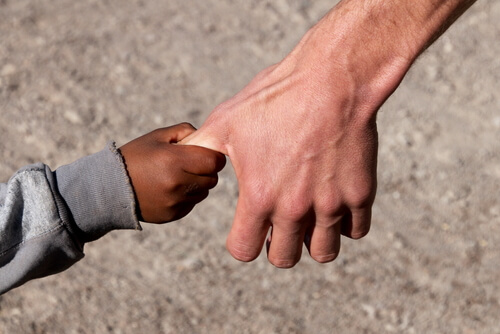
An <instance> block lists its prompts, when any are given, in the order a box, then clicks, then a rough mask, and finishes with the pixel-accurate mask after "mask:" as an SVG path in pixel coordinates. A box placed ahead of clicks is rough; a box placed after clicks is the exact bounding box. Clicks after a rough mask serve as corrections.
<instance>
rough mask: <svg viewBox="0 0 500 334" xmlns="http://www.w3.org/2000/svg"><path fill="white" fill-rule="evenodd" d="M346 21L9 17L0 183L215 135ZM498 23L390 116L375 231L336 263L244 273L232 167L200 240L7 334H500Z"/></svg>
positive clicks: (2, 27)
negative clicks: (34, 169) (323, 28)
mask: <svg viewBox="0 0 500 334" xmlns="http://www.w3.org/2000/svg"><path fill="white" fill-rule="evenodd" d="M335 3H336V1H332V0H317V1H306V0H288V1H287V0H274V1H271V0H252V1H232V0H217V1H215V0H214V1H195V0H184V1H144V0H127V1H120V0H107V1H98V0H86V1H73V0H53V1H38V0H31V1H29V0H0V156H1V158H0V181H1V182H6V181H7V180H8V178H9V177H10V176H11V175H12V173H14V171H15V170H17V169H18V168H19V167H21V166H23V165H26V164H30V163H33V162H37V161H42V162H45V163H47V164H48V165H49V166H51V167H52V168H57V167H58V166H60V165H63V164H66V163H69V162H72V161H74V160H76V159H78V158H80V157H82V156H84V155H87V154H91V153H94V152H97V151H99V150H101V149H102V148H103V147H104V146H105V144H106V142H107V141H108V140H110V139H114V140H116V141H117V143H118V145H122V144H124V143H126V142H127V141H129V140H131V139H133V138H135V137H137V136H139V135H141V134H144V133H146V132H149V131H151V130H153V129H155V128H158V127H163V126H168V125H172V124H175V123H179V122H182V121H188V122H191V123H193V124H194V125H195V126H200V125H201V124H202V123H203V121H204V120H205V118H206V117H207V116H208V114H209V113H210V111H211V110H212V109H213V108H214V107H215V106H216V105H217V104H219V103H221V102H223V101H224V100H226V99H228V98H230V97H231V96H232V95H234V94H235V93H237V92H238V91H239V90H240V89H241V88H243V87H244V85H245V84H246V83H248V82H249V81H250V80H251V79H252V77H253V76H254V75H255V74H257V73H258V72H259V71H260V70H261V69H263V68H265V67H267V66H269V65H271V64H273V63H275V62H278V61H280V60H281V59H282V58H283V57H284V56H285V55H286V54H287V53H288V52H289V51H290V50H291V49H292V48H293V46H294V45H295V44H296V43H297V42H298V40H299V39H300V38H301V36H302V35H303V34H304V33H305V32H306V31H307V29H308V28H309V27H310V26H311V25H313V24H314V23H315V22H316V21H317V20H319V19H320V18H321V17H322V16H323V15H324V14H325V13H326V12H327V11H328V10H329V9H330V8H331V7H332V6H333V5H334V4H335ZM499 22H500V2H498V1H478V2H477V4H475V5H474V6H473V7H472V9H470V10H469V12H467V13H466V14H465V15H464V16H463V17H462V18H461V19H460V20H459V21H458V22H457V23H456V24H455V25H454V26H453V27H452V28H451V29H450V30H449V31H448V32H447V33H446V34H445V35H444V36H443V37H442V38H441V39H439V40H438V41H437V42H436V43H435V44H434V45H433V46H432V47H431V48H430V49H429V50H428V51H427V52H426V53H425V54H424V55H423V56H422V57H421V58H420V59H419V60H418V61H417V63H416V64H415V66H414V67H413V68H412V70H411V71H410V73H409V74H408V75H407V77H406V78H405V80H404V81H403V83H402V84H401V86H400V88H399V89H398V90H397V91H396V93H395V94H394V95H393V96H392V97H391V98H390V99H389V101H388V102H387V103H386V104H385V105H384V107H383V108H382V110H381V112H380V113H379V117H378V124H379V134H380V150H379V188H378V194H377V199H376V203H375V206H374V216H373V224H372V230H371V232H370V234H369V235H368V236H367V237H365V238H363V239H361V240H358V241H352V240H348V239H343V240H342V242H343V246H342V249H341V254H340V256H339V257H338V259H337V260H336V261H335V262H333V263H330V264H323V265H321V264H318V263H315V262H314V261H312V260H311V259H310V258H309V255H308V254H307V252H306V251H305V252H304V255H303V259H302V261H301V262H300V263H299V264H298V265H297V266H296V267H294V268H293V269H290V270H279V269H275V268H274V267H273V266H272V265H270V264H269V263H268V262H267V260H266V257H265V252H264V253H263V254H262V255H261V257H259V258H258V259H257V260H255V261H254V262H252V263H248V264H244V263H239V262H237V261H236V260H234V259H232V258H231V256H230V255H229V254H228V253H227V252H226V250H225V239H226V235H227V233H228V232H229V228H230V226H231V222H232V217H233V214H234V209H235V204H236V201H237V197H238V186H237V181H236V179H235V177H234V174H233V170H232V168H231V166H230V164H229V163H228V165H227V166H226V168H225V169H224V171H223V172H222V173H221V175H220V182H219V185H218V186H217V188H215V189H214V190H213V191H212V192H211V195H210V197H209V198H208V199H207V200H206V201H204V202H203V203H201V204H200V205H198V206H197V207H196V208H195V209H194V210H193V212H192V213H191V214H190V215H188V216H187V217H186V218H184V219H183V220H181V221H178V222H175V223H171V224H168V225H163V226H153V225H148V224H143V227H144V231H142V232H136V231H120V232H113V233H110V234H108V235H107V236H105V237H104V238H102V239H100V240H98V241H96V242H94V243H90V244H88V245H86V257H85V258H84V259H83V260H82V261H80V262H79V263H77V264H76V265H75V266H73V267H72V268H70V269H69V270H68V271H66V272H64V273H62V274H59V275H57V276H52V277H48V278H44V279H40V280H36V281H32V282H30V283H28V284H26V285H24V286H22V287H20V288H18V289H15V290H13V291H11V292H8V293H6V294H5V295H3V296H1V297H0V333H2V334H3V333H5V334H10V333H14V334H16V333H265V334H268V333H319V334H321V333H500V327H499V316H498V315H499V314H500V283H499V282H500V261H499V258H500V248H499V247H498V245H499V244H500V196H499V194H500V97H499V92H500V57H499V56H498V55H499V53H500V43H499V37H498V36H500V23H499Z"/></svg>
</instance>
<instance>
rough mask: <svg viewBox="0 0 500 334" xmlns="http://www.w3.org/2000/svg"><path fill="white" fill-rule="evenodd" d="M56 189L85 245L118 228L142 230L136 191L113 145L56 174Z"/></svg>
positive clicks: (109, 144)
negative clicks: (137, 210) (138, 217)
mask: <svg viewBox="0 0 500 334" xmlns="http://www.w3.org/2000/svg"><path fill="white" fill-rule="evenodd" d="M55 175H56V179H57V187H58V189H59V193H60V194H61V196H62V197H63V199H64V201H65V202H66V205H67V206H68V208H69V210H70V211H71V215H72V217H73V220H74V223H75V224H76V226H77V228H78V229H79V232H81V233H79V234H81V236H80V238H82V239H83V240H82V241H83V242H89V241H93V240H96V239H98V238H100V237H102V236H103V235H104V234H106V233H108V232H110V231H112V230H117V229H136V230H141V229H142V228H141V225H140V223H139V221H138V219H137V215H136V202H135V197H134V191H133V188H132V185H131V182H130V178H129V177H128V174H127V170H126V168H125V164H124V162H123V157H122V156H121V154H120V153H119V152H118V150H117V148H116V145H115V143H114V142H110V143H108V145H107V147H106V148H105V149H103V150H102V151H100V152H98V153H95V154H92V155H89V156H87V157H84V158H81V159H79V160H77V161H75V162H73V163H71V164H69V165H65V166H62V167H59V168H58V169H57V170H56V171H55Z"/></svg>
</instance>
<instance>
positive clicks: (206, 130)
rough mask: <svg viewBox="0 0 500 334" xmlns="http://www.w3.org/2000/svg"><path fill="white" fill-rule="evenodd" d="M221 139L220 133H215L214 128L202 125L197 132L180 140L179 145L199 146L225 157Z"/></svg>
mask: <svg viewBox="0 0 500 334" xmlns="http://www.w3.org/2000/svg"><path fill="white" fill-rule="evenodd" d="M221 137H222V135H221V131H217V130H216V129H215V128H214V126H209V125H206V124H204V125H203V126H202V127H201V128H200V129H199V130H196V131H195V132H193V133H191V134H190V135H189V136H187V137H186V138H184V139H183V140H181V141H180V142H179V144H182V145H195V146H201V147H205V148H208V149H210V150H213V151H217V152H220V153H222V154H225V155H227V149H226V143H224V142H223V141H222V138H221Z"/></svg>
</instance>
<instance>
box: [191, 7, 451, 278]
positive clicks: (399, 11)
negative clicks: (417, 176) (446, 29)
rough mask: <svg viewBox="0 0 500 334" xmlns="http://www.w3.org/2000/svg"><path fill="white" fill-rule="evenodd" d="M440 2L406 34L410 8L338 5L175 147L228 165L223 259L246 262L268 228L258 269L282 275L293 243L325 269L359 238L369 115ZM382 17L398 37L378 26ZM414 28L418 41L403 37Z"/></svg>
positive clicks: (370, 141) (370, 189) (372, 182)
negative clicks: (229, 206) (232, 189)
mask: <svg viewBox="0 0 500 334" xmlns="http://www.w3.org/2000/svg"><path fill="white" fill-rule="evenodd" d="M445 2H446V1H443V2H442V6H441V7H440V8H436V7H438V6H437V5H435V4H431V1H428V0H419V5H421V6H420V7H419V8H421V9H422V8H425V9H426V10H428V11H423V10H422V13H418V14H422V16H418V15H417V14H415V15H414V16H412V18H413V19H415V22H413V25H410V24H409V23H408V22H409V21H408V15H407V14H408V11H409V10H412V8H413V7H412V6H413V3H412V2H411V1H403V2H401V4H390V5H388V4H387V3H385V2H383V1H374V2H373V3H371V4H370V6H378V7H376V8H367V6H368V5H366V4H363V3H364V2H363V1H357V0H352V1H349V0H346V1H342V2H341V3H340V5H339V6H337V7H336V8H334V9H333V10H332V11H331V12H330V13H329V14H328V15H327V16H325V17H324V18H323V19H322V20H321V21H320V22H319V23H318V24H317V25H316V26H315V27H313V28H312V29H311V30H310V31H309V32H308V33H307V34H306V35H305V36H304V38H303V39H302V40H301V42H300V43H299V44H298V45H297V47H296V48H295V49H294V50H293V51H292V52H291V53H290V54H289V55H288V56H287V57H286V58H285V59H284V60H283V61H281V62H280V63H279V64H276V65H274V66H271V67H269V68H268V69H266V70H264V71H262V72H261V73H260V74H258V75H257V76H256V77H255V78H254V79H253V80H252V81H251V82H250V84H249V85H248V86H246V87H245V88H244V89H243V90H242V91H241V92H239V93H238V94H237V95H236V96H234V97H233V98H232V99H230V100H228V101H226V102H224V103H222V104H221V105H219V106H218V107H217V108H215V110H214V111H213V112H212V113H211V115H210V116H209V118H208V119H207V121H206V122H205V123H204V125H203V126H202V127H201V128H200V130H199V131H197V132H195V133H194V134H193V135H191V136H190V137H188V138H187V139H186V140H185V141H183V142H185V143H188V144H191V145H199V146H204V147H208V148H211V149H213V150H217V151H220V152H222V153H224V154H226V155H228V156H229V157H230V159H231V161H232V164H233V166H234V169H235V172H236V177H237V178H238V182H239V191H240V192H239V199H238V204H237V208H236V214H235V218H234V223H233V226H232V229H231V232H230V234H229V237H228V239H227V248H228V250H229V252H230V253H231V254H232V255H233V256H234V257H235V258H236V259H238V260H242V261H251V260H253V259H255V258H256V257H257V256H258V255H259V253H260V251H261V249H262V247H263V244H264V242H265V240H266V236H267V234H268V231H269V228H270V227H271V228H272V231H271V237H270V238H269V240H268V258H269V261H270V262H271V263H273V264H274V265H275V266H277V267H283V268H287V267H292V266H293V265H295V264H296V263H297V262H298V261H299V259H300V256H301V250H302V243H303V242H305V243H306V246H307V247H308V249H309V252H310V254H311V256H312V257H313V258H314V259H315V260H316V261H318V262H328V261H332V260H334V259H335V258H336V256H337V255H338V253H339V249H340V236H341V234H343V235H345V236H348V237H351V238H355V239H357V238H361V237H363V236H364V235H366V234H367V233H368V231H369V229H370V220H371V206H372V204H373V201H374V198H375V191H376V163H377V129H376V112H377V110H378V108H379V107H380V106H381V105H382V104H383V102H384V101H385V100H386V99H387V97H388V96H389V95H390V94H391V93H392V92H393V91H394V90H395V89H396V87H397V86H398V84H399V83H400V81H401V79H402V78H403V76H404V74H405V73H406V71H407V70H408V68H409V67H410V65H411V63H412V61H413V60H414V59H415V58H416V57H417V55H418V53H419V52H421V50H422V49H423V48H424V47H425V46H426V45H427V44H428V43H429V41H430V40H431V39H432V38H434V37H433V36H434V35H433V34H432V32H433V31H435V30H436V29H437V27H439V28H441V27H442V21H443V20H444V19H445V18H446V17H447V16H446V15H450V13H447V14H446V13H445V14H446V15H445V14H443V11H442V8H448V7H447V6H448V5H449V2H448V4H445ZM456 2H459V1H458V0H457V1H456ZM424 5H427V7H425V6H424ZM450 8H451V7H450ZM438 9H439V10H438ZM435 13H441V16H439V17H437V16H436V15H437V14H435ZM431 16H432V17H431ZM388 17H390V18H391V19H392V21H391V23H392V24H394V26H395V27H398V28H401V27H407V28H408V29H407V30H398V29H395V28H393V27H388V26H386V24H385V23H386V22H387V18H388ZM417 18H418V19H421V22H420V21H418V20H417ZM439 20H441V21H439ZM429 22H431V23H432V24H434V25H430V23H429ZM424 23H425V25H424ZM440 23H441V24H440ZM398 24H399V26H398ZM424 26H425V28H426V29H423V28H422V27H424ZM419 28H422V29H421V31H422V34H421V36H417V34H413V33H414V32H415V31H419V32H420V30H415V29H419ZM412 29H414V30H412ZM417 37H420V38H417ZM401 46H404V47H401Z"/></svg>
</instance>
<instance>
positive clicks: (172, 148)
mask: <svg viewBox="0 0 500 334" xmlns="http://www.w3.org/2000/svg"><path fill="white" fill-rule="evenodd" d="M195 130H196V129H195V128H194V127H193V126H192V125H190V124H188V123H182V124H178V125H174V126H171V127H168V128H162V129H157V130H154V131H153V132H150V133H148V134H146V135H144V136H142V137H139V138H136V139H134V140H132V141H131V142H129V143H127V144H125V145H123V146H122V147H121V148H120V151H121V154H122V155H123V158H124V160H125V165H126V167H127V171H128V173H129V176H130V179H131V181H132V186H133V188H134V192H135V195H136V199H137V202H138V210H137V212H138V215H139V219H140V220H142V221H146V222H150V223H163V222H168V221H172V220H177V219H180V218H182V217H184V216H185V215H187V214H188V213H189V212H190V211H191V210H192V209H193V207H194V206H195V205H196V204H197V203H199V202H201V201H202V200H203V199H205V198H206V197H207V196H208V190H209V189H211V188H213V187H215V185H216V184H217V180H218V178H217V173H218V172H219V171H221V170H222V168H224V165H225V163H226V158H225V156H224V155H223V154H221V153H218V152H215V151H212V150H209V149H206V148H202V147H199V146H189V145H176V143H177V142H179V141H181V140H182V139H183V138H185V137H186V136H188V135H189V134H191V133H193V132H194V131H195Z"/></svg>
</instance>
